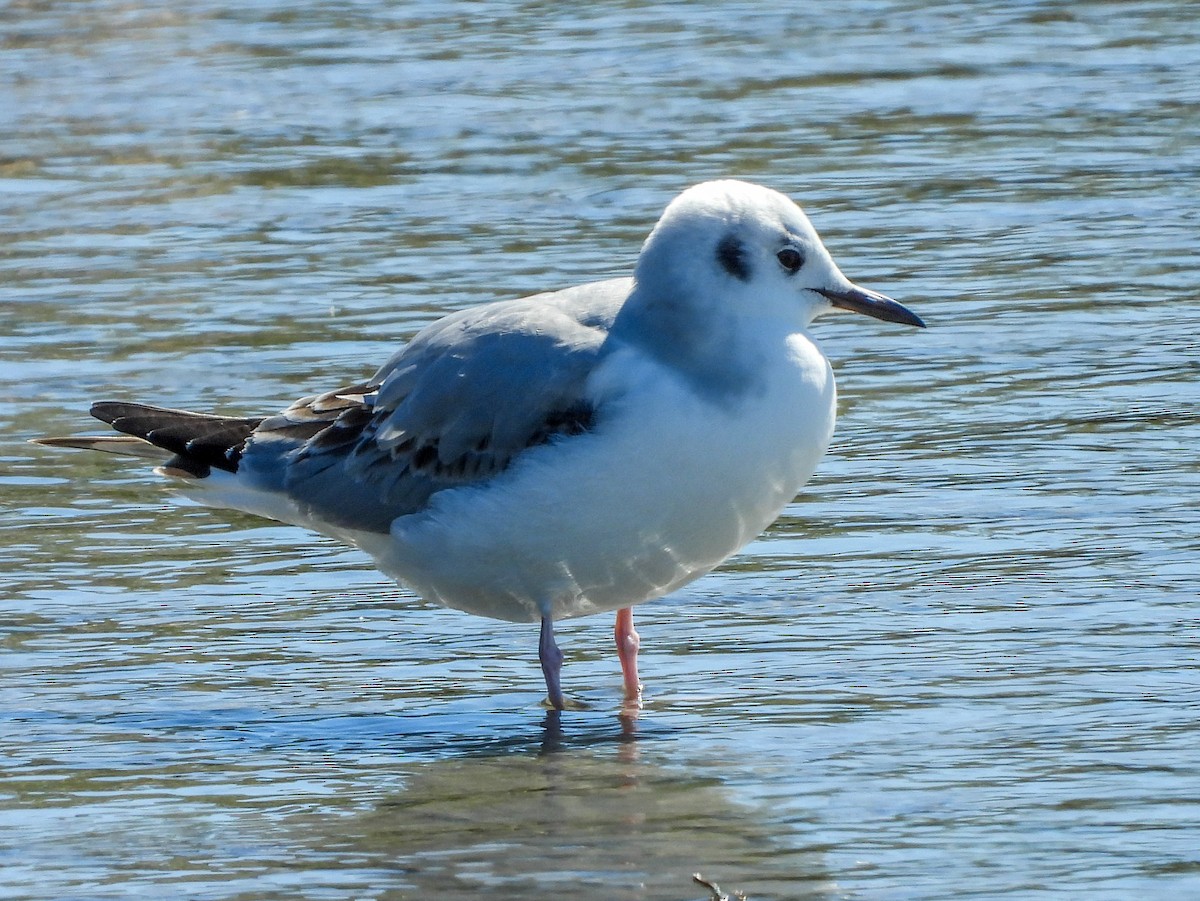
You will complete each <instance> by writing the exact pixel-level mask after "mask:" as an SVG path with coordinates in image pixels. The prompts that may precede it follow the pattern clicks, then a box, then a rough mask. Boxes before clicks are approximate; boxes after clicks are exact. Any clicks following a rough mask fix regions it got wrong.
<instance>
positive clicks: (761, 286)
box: [635, 180, 924, 326]
mask: <svg viewBox="0 0 1200 901" xmlns="http://www.w3.org/2000/svg"><path fill="white" fill-rule="evenodd" d="M635 276H636V278H637V281H638V283H639V285H643V286H645V287H646V288H649V289H651V291H653V293H656V294H658V293H660V292H661V293H663V294H679V293H683V294H686V295H690V296H691V297H693V298H696V299H698V298H700V297H703V296H706V295H713V294H720V295H721V296H722V297H723V298H725V305H726V306H728V305H729V304H738V303H740V300H739V298H740V297H742V296H744V297H745V301H746V305H747V307H748V308H747V309H746V310H745V311H744V312H746V313H748V314H750V315H752V316H764V315H765V316H780V317H784V318H786V319H792V320H796V321H798V322H800V323H801V325H802V326H806V325H808V323H810V322H811V321H812V320H813V319H814V318H816V317H817V316H820V315H821V314H823V313H827V312H829V311H830V310H831V309H832V308H834V307H840V308H842V309H850V310H854V311H855V312H859V313H865V314H867V315H868V316H874V317H875V318H877V319H884V320H887V321H889V322H900V323H905V324H908V325H916V326H922V325H923V324H924V323H922V322H921V320H920V319H919V318H917V316H916V315H914V314H913V313H912V312H910V311H909V310H907V309H906V308H905V307H903V306H901V305H900V304H898V303H896V301H894V300H892V299H891V298H889V297H886V296H884V295H882V294H879V293H877V292H875V291H869V290H867V289H865V288H860V287H858V286H857V285H855V284H854V283H853V282H851V281H850V280H849V279H847V278H846V276H844V275H842V272H841V270H840V269H838V267H837V264H836V263H834V262H833V258H832V257H831V256H830V255H829V251H827V250H826V249H825V245H824V244H822V243H821V238H820V237H819V236H818V235H817V232H816V229H814V228H813V227H812V223H810V222H809V221H808V217H807V216H805V215H804V211H803V210H801V209H800V207H798V206H797V205H796V204H795V203H793V202H792V201H791V200H790V199H789V198H787V197H785V196H784V195H783V194H780V193H779V192H778V191H772V190H771V189H770V188H764V187H762V186H761V185H754V184H749V183H748V182H743V181H734V180H723V181H709V182H704V183H703V184H699V185H696V186H695V187H692V188H688V189H687V190H686V191H684V192H683V193H682V194H680V195H679V196H678V197H676V198H675V199H674V200H673V201H671V203H670V205H669V206H668V207H667V209H666V210H665V211H664V212H663V215H662V218H660V219H659V221H658V224H657V225H656V226H655V227H654V230H653V231H652V232H651V233H650V236H649V237H648V238H647V239H646V243H645V244H644V245H643V247H642V254H641V257H640V258H639V260H638V265H637V269H636V271H635ZM714 289H715V290H714Z"/></svg>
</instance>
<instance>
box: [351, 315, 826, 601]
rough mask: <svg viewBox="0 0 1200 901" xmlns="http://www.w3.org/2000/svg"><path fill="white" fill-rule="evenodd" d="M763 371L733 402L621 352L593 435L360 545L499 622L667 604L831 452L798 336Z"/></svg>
mask: <svg viewBox="0 0 1200 901" xmlns="http://www.w3.org/2000/svg"><path fill="white" fill-rule="evenodd" d="M762 365H763V370H762V373H763V376H764V377H763V381H762V385H761V390H759V391H755V392H750V393H749V394H748V395H747V396H743V397H740V398H737V399H736V400H735V401H731V402H728V403H725V402H715V401H714V400H713V399H708V398H705V397H703V396H701V395H698V394H697V392H696V391H695V390H694V388H693V387H692V386H691V385H690V384H688V383H686V382H685V381H684V380H682V379H680V378H679V377H678V376H677V375H676V374H674V373H673V372H672V371H670V370H668V369H666V368H665V367H663V366H661V365H660V364H658V363H656V362H654V361H652V360H649V359H647V358H645V357H643V356H641V355H639V354H637V353H636V352H635V351H632V350H628V351H621V352H618V353H616V354H614V355H613V356H612V357H611V358H610V359H609V360H608V361H607V362H606V363H605V364H604V365H603V366H602V367H601V370H598V372H597V373H596V378H595V379H594V380H593V389H594V391H595V392H597V393H599V394H600V395H602V398H601V399H602V402H604V403H606V404H610V405H611V406H608V407H606V408H605V415H604V416H603V417H602V419H601V423H600V425H598V427H597V428H596V429H595V430H594V431H592V432H590V433H588V434H586V435H580V436H575V437H571V438H569V439H565V440H563V441H561V442H560V443H558V444H552V445H547V446H544V447H540V448H536V449H533V450H531V451H528V452H526V454H524V455H523V456H522V457H521V458H520V459H519V460H518V461H517V463H515V464H514V465H513V466H512V467H511V468H510V469H509V470H508V471H506V472H505V473H503V474H502V475H501V476H499V477H497V478H496V479H493V480H491V481H489V482H487V483H484V484H480V485H474V486H467V487H464V488H459V489H451V490H447V491H442V492H440V493H439V494H437V495H435V496H434V498H433V499H432V501H431V503H430V506H429V508H428V509H426V510H425V511H422V512H421V513H419V514H414V515H412V516H405V517H401V518H400V519H398V520H397V521H396V522H395V523H394V524H393V527H392V534H391V536H390V537H387V538H385V537H383V536H379V537H372V536H364V538H363V540H362V541H361V542H359V543H360V544H362V546H363V547H364V548H365V549H366V550H367V551H368V552H369V553H371V554H372V555H373V556H374V557H375V558H376V562H377V563H378V564H379V566H380V568H381V569H383V570H384V571H385V572H388V573H389V574H391V575H392V576H394V577H395V578H397V579H399V580H400V581H402V582H404V583H406V584H408V585H410V586H411V587H412V588H413V589H415V590H416V591H417V592H418V593H420V594H421V595H422V596H424V597H425V598H427V599H429V600H432V601H436V602H438V603H441V604H444V605H446V606H448V607H454V608H458V609H462V610H466V611H468V612H471V613H475V614H479V615H483V616H490V617H494V618H498V619H507V620H514V621H522V620H537V619H539V618H540V617H541V616H542V615H543V614H544V613H550V614H551V615H552V616H553V617H554V618H555V619H563V618H567V617H571V616H580V615H584V614H588V613H596V612H600V611H605V610H615V609H618V608H620V607H626V606H629V605H631V604H636V603H640V602H642V601H645V600H649V599H651V598H655V597H660V596H662V595H664V594H666V593H667V592H669V591H671V590H673V589H675V588H677V587H679V586H681V585H683V584H685V583H686V582H689V581H691V580H692V579H695V578H697V577H699V576H701V575H703V574H704V573H706V572H708V571H709V570H711V569H712V568H713V567H715V566H717V565H719V564H720V563H721V562H722V561H723V560H725V559H726V558H728V557H729V556H730V555H732V554H734V553H736V552H737V551H738V550H739V549H740V548H741V547H743V546H744V545H745V544H746V543H747V542H749V541H751V540H752V539H753V538H754V537H755V536H756V535H758V534H759V533H760V532H761V531H762V530H763V529H764V528H765V527H766V526H767V525H769V524H770V523H771V522H772V521H773V520H774V519H775V518H776V517H777V516H778V515H779V512H780V511H781V510H782V509H783V507H784V506H785V505H786V504H787V503H788V502H789V501H790V500H791V499H792V498H793V497H794V496H795V494H796V492H797V491H798V490H799V488H800V486H801V485H803V483H804V482H805V481H806V480H807V479H808V477H809V476H810V475H811V474H812V471H813V469H814V468H815V467H816V464H817V461H818V460H819V459H820V457H821V455H822V454H823V453H824V451H825V448H826V446H827V445H828V442H829V438H830V436H831V434H832V431H833V421H834V406H835V397H834V386H833V376H832V373H831V371H830V369H829V364H828V362H827V361H826V360H825V358H824V357H823V356H822V355H821V353H820V351H819V350H817V348H816V347H815V346H814V345H813V344H812V342H811V341H810V340H809V339H808V338H807V336H805V335H803V334H796V335H792V336H791V337H790V338H789V339H788V341H787V344H786V346H784V345H782V344H780V346H778V347H777V348H776V349H775V350H774V351H773V352H770V353H767V354H764V356H763V357H762ZM605 396H607V397H608V398H609V399H608V400H604V397H605Z"/></svg>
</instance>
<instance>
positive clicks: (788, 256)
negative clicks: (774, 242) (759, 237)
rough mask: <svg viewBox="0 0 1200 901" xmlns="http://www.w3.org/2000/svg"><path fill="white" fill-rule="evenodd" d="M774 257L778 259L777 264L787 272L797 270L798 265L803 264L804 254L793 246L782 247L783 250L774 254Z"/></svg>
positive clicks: (798, 268)
mask: <svg viewBox="0 0 1200 901" xmlns="http://www.w3.org/2000/svg"><path fill="white" fill-rule="evenodd" d="M775 259H777V260H779V265H780V266H782V267H783V268H784V269H786V270H787V271H788V272H789V273H792V272H798V271H799V270H800V267H801V266H803V265H804V254H802V253H801V252H800V251H798V250H797V249H796V248H795V247H785V248H783V250H781V251H779V253H777V254H775Z"/></svg>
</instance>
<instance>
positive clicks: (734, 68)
mask: <svg viewBox="0 0 1200 901" xmlns="http://www.w3.org/2000/svg"><path fill="white" fill-rule="evenodd" d="M1198 35H1200V31H1198V30H1197V28H1196V22H1195V9H1194V5H1193V4H1190V3H1187V2H1183V0H1180V2H1165V0H1147V2H1134V3H1109V2H1099V0H1091V2H1089V0H1082V2H1074V3H1070V4H1067V3H1056V2H1049V0H1047V2H1022V3H1000V2H991V3H988V2H979V3H971V4H941V5H939V4H933V5H931V4H925V3H916V2H904V0H895V2H875V0H861V2H855V3H847V4H836V5H831V4H824V5H822V6H821V8H820V10H819V11H818V10H817V9H816V8H815V7H814V8H811V9H810V8H808V7H805V6H801V7H794V8H793V7H781V6H776V5H771V4H766V3H744V4H725V5H715V4H714V5H704V6H701V5H693V4H687V5H684V4H679V5H661V6H658V5H654V6H643V5H635V4H623V3H597V4H589V5H587V6H584V7H579V6H578V5H576V6H572V7H565V6H563V7H560V6H557V5H552V4H509V3H486V4H485V3H477V4H470V5H464V6H447V5H445V4H432V3H419V2H417V3H409V4H403V5H391V4H382V3H371V2H362V3H355V4H338V5H330V4H317V3H310V4H296V3H289V4H286V5H285V4H281V3H257V4H251V5H239V4H232V3H226V4H223V3H221V2H219V0H196V2H193V3H187V4H175V5H172V6H170V7H162V6H159V5H155V4H147V5H144V6H143V5H139V4H117V3H112V2H101V0H96V2H76V3H69V4H55V3H18V4H10V5H8V6H7V7H5V8H4V9H3V11H0V230H2V232H3V239H2V242H0V397H2V398H3V404H2V405H0V441H2V444H0V534H2V536H3V547H4V560H5V563H4V566H3V570H2V571H3V583H4V584H3V588H2V589H0V592H2V593H0V636H2V639H0V641H2V647H3V650H2V651H0V666H2V667H3V678H2V680H0V716H2V718H3V726H2V730H0V768H2V772H3V777H2V781H0V825H2V826H3V829H2V830H0V897H3V898H38V899H45V898H87V899H108V898H113V899H115V898H122V899H123V898H131V897H144V898H158V897H162V898H167V897H170V898H178V897H186V898H199V899H250V898H254V899H272V898H278V899H283V898H288V899H293V898H301V897H302V898H321V899H359V898H380V899H383V898H387V899H396V898H427V897H436V898H477V897H480V896H486V897H507V898H522V899H538V898H546V899H550V898H561V897H577V898H597V899H599V898H605V899H609V898H628V899H701V898H705V897H706V896H707V895H708V894H709V893H708V892H707V890H705V889H704V888H702V887H700V886H698V885H696V884H694V883H692V881H691V874H692V873H693V872H701V873H703V874H704V875H705V876H706V877H708V878H710V879H714V880H716V881H717V882H719V883H720V884H721V885H722V887H723V889H724V890H725V891H730V890H733V889H741V890H743V891H745V892H747V893H748V894H749V896H750V897H751V898H752V899H755V901H761V899H765V898H778V899H784V898H787V899H792V898H820V899H833V898H863V899H910V898H911V899H935V898H1052V897H1086V898H1089V899H1128V898H1134V897H1137V898H1171V899H1175V898H1184V897H1197V896H1200V851H1198V850H1197V848H1198V847H1200V841H1197V825H1196V824H1197V823H1198V822H1200V790H1198V786H1200V780H1198V777H1200V750H1198V748H1200V677H1198V674H1197V670H1196V652H1197V649H1198V647H1200V629H1198V628H1197V613H1196V609H1197V608H1196V595H1197V591H1196V581H1197V575H1198V570H1200V564H1198V563H1197V560H1198V559H1200V537H1198V535H1200V529H1198V528H1197V526H1198V524H1200V515H1198V502H1197V498H1198V489H1200V457H1198V456H1197V452H1196V448H1197V447H1198V446H1200V417H1198V416H1197V411H1196V400H1197V396H1198V393H1200V392H1198V390H1197V383H1198V382H1200V350H1198V338H1197V336H1198V335H1200V302H1198V301H1197V296H1196V284H1197V275H1198V272H1200V266H1198V265H1197V263H1196V252H1195V247H1196V240H1195V236H1196V233H1197V226H1198V224H1200V215H1198V214H1197V211H1196V203H1195V197H1196V185H1197V184H1198V183H1200V151H1198V150H1197V148H1198V146H1200V143H1198V138H1200V94H1198V93H1197V89H1196V84H1195V72H1196V71H1197V70H1198V67H1200V37H1198ZM718 175H739V176H742V177H748V178H751V179H755V180H759V181H763V182H766V183H768V184H770V185H772V186H774V187H778V188H780V189H782V190H785V191H787V192H788V193H790V194H792V195H793V196H795V197H797V199H799V200H800V201H801V202H802V203H803V204H804V205H805V206H806V208H808V210H809V211H810V213H811V215H812V216H813V219H814V221H815V223H816V225H817V227H818V228H819V229H820V230H821V232H822V234H823V236H824V237H825V239H826V241H827V243H828V244H829V246H830V247H831V249H832V250H833V252H834V255H835V256H836V257H837V259H838V260H839V262H840V263H841V264H842V267H843V269H844V270H845V271H846V272H847V274H848V275H850V277H851V278H854V279H855V280H856V281H859V282H860V283H862V284H865V285H868V286H871V287H875V288H878V289H880V290H884V291H887V292H888V293H890V294H893V295H895V296H897V297H899V298H900V299H902V300H904V301H905V302H907V303H909V304H910V305H911V306H912V307H913V308H914V309H916V310H917V311H918V312H919V313H920V314H921V315H922V316H924V317H925V318H926V319H927V320H928V322H929V323H930V325H931V328H930V329H929V330H928V331H927V332H924V333H920V334H918V333H915V332H913V331H912V330H906V329H900V328H897V327H889V326H885V325H883V324H880V323H875V322H872V321H867V320H864V319H862V318H861V317H850V316H840V317H831V318H829V319H827V320H823V321H822V322H821V323H820V324H819V325H818V328H817V331H818V332H819V334H820V336H821V338H822V341H823V343H824V346H825V349H826V351H827V352H828V353H829V354H830V356H831V357H832V358H833V359H834V360H835V364H836V370H837V373H838V378H839V383H840V387H841V393H842V404H841V419H840V422H839V431H838V436H837V438H836V439H835V447H834V448H833V449H832V450H831V453H830V455H829V457H828V458H827V459H826V460H825V461H824V463H823V464H822V467H821V469H820V471H819V473H818V476H817V477H816V478H815V479H814V480H813V482H812V483H811V484H810V486H809V487H808V488H807V489H806V491H805V493H804V494H803V496H802V497H801V498H799V499H798V500H797V502H796V503H795V504H794V505H792V506H791V507H790V508H789V509H788V511H787V512H786V514H785V516H784V517H783V518H782V519H781V520H780V522H779V523H777V524H776V526H775V527H774V528H773V529H772V530H771V531H770V532H769V533H768V534H767V535H766V536H765V537H764V538H763V539H761V540H760V541H758V542H756V543H755V544H754V545H752V546H751V547H750V548H749V549H748V550H747V552H746V553H745V554H743V555H742V556H740V557H738V558H737V559H735V560H734V561H731V563H730V564H728V565H727V566H726V567H724V568H723V569H722V570H721V571H719V572H717V573H715V574H713V575H712V576H710V577H708V578H706V579H704V580H702V581H701V582H699V583H696V584H695V585H693V586H691V587H689V588H688V589H686V590H685V591H682V592H679V593H678V594H676V595H674V596H673V597H671V598H669V599H666V600H664V601H661V602H657V603H655V604H652V605H648V606H646V607H643V608H640V610H639V617H638V618H639V628H640V630H641V632H642V636H643V662H642V669H643V677H644V679H645V680H646V683H647V706H646V710H645V712H644V713H643V715H642V716H641V717H640V718H639V719H637V720H636V721H629V720H623V719H621V718H620V717H618V716H617V713H616V711H617V707H618V698H619V691H620V687H619V686H620V682H619V675H618V671H617V665H616V661H615V655H614V654H613V653H612V652H611V650H610V647H609V643H610V639H609V630H610V627H611V623H610V622H609V620H608V619H607V618H597V619H595V620H584V621H578V622H573V623H571V624H568V625H566V626H565V627H564V628H563V629H562V634H561V636H560V638H561V644H562V646H563V648H564V650H565V651H566V654H567V668H566V679H567V683H568V685H569V686H570V689H571V691H572V692H573V693H574V694H576V695H578V696H580V697H582V698H583V699H584V700H586V701H587V702H589V704H590V705H591V706H590V709H588V710H587V711H584V712H571V713H570V714H568V715H566V716H564V717H563V718H562V721H561V723H558V722H556V721H555V720H554V718H552V717H548V716H547V715H546V713H545V712H544V711H543V710H541V709H540V708H539V707H538V706H537V701H538V700H539V698H540V692H541V680H540V674H539V672H538V670H537V665H536V660H535V643H536V635H535V634H533V633H532V632H531V631H530V629H528V628H525V627H519V626H508V625H501V624H495V623H490V622H486V621H479V620H475V619H472V618H469V617H465V616H462V615H459V614H455V613H451V612H447V611H442V610H436V609H430V608H429V607H427V606H426V605H424V604H422V603H420V602H419V601H417V600H415V599H414V598H413V597H411V596H410V595H409V594H407V593H405V592H404V591H402V590H400V589H398V588H396V587H394V586H392V585H390V584H387V583H385V582H384V581H382V580H381V578H380V577H379V576H378V575H377V574H376V573H374V572H373V571H372V570H371V569H370V568H369V566H368V565H367V564H366V562H365V560H364V558H363V557H361V556H360V555H359V554H357V553H356V552H353V551H350V550H346V549H342V548H340V547H338V546H336V545H333V544H331V543H329V542H326V541H324V540H321V539H315V538H313V537H311V536H308V535H306V534H303V533H301V532H299V531H298V530H294V529H290V528H285V527H282V526H276V525H274V524H271V523H266V522H264V521H260V520H255V519H252V518H249V517H242V516H238V515H234V514H227V513H214V512H211V511H207V510H203V509H200V508H197V507H190V506H181V505H179V504H178V503H176V502H174V501H171V500H170V499H169V498H168V497H166V496H165V495H164V494H163V493H162V492H161V491H160V490H159V489H158V488H157V487H156V480H155V479H154V477H153V476H151V475H150V474H149V473H148V472H146V471H145V470H143V469H142V468H140V467H139V466H137V465H133V464H129V463H123V462H122V461H119V460H113V459H103V458H98V457H91V456H89V455H85V454H68V453H53V452H50V451H48V450H43V449H39V448H34V447H31V446H29V445H27V444H25V440H26V439H27V438H31V437H34V436H36V435H41V434H62V433H72V432H75V433H78V432H81V431H86V430H88V428H89V427H88V426H87V422H86V417H85V415H84V411H85V410H86V407H87V404H88V402H89V400H91V399H93V398H100V397H131V398H137V399H142V400H150V401H155V402H159V403H164V404H167V405H175V406H185V407H187V406H191V407H197V408H204V409H209V408H211V409H218V410H223V411H227V412H231V413H247V414H249V413H261V412H265V411H270V410H272V409H276V408H278V407H279V406H281V405H282V404H284V403H286V402H288V401H290V400H291V399H293V398H294V397H295V396H297V395H298V394H300V393H306V392H308V391H310V390H315V389H318V388H322V387H328V386H330V385H334V384H341V383H342V380H343V379H345V378H353V377H356V376H359V375H362V374H365V373H367V372H369V371H370V370H372V369H373V368H374V366H375V365H376V364H377V363H378V362H380V361H381V360H382V359H383V358H385V357H386V356H387V354H388V353H390V351H391V349H392V348H394V346H395V345H396V344H397V343H398V342H399V341H401V340H403V338H404V337H405V336H407V335H410V334H411V333H412V332H413V331H414V330H415V329H416V328H417V327H418V326H419V325H421V324H423V323H425V322H428V321H430V320H431V319H432V318H434V317H436V316H437V315H440V314H442V313H444V312H446V311H449V310H452V309H456V308H459V307H461V306H464V305H467V304H471V303H476V302H480V301H484V300H489V299H493V298H497V297H505V296H512V295H517V294H522V293H531V292H534V291H537V290H542V289H549V288H555V287H562V286H564V285H567V284H571V283H575V282H579V281H583V280H586V279H591V278H599V277H605V276H609V275H616V274H622V273H625V272H626V271H627V270H628V268H629V266H630V264H631V262H632V260H633V258H634V255H635V254H636V250H637V247H638V244H639V242H640V240H641V239H642V238H643V237H644V234H645V232H646V231H647V229H648V227H649V226H650V224H652V222H653V221H654V219H655V218H656V217H657V215H658V213H659V211H660V210H661V208H662V206H663V205H664V204H665V203H666V201H667V200H668V199H669V198H670V197H671V196H673V195H674V194H675V193H676V192H677V191H678V190H680V189H681V188H683V187H684V186H686V185H687V184H690V183H693V182H696V181H700V180H702V179H704V178H708V177H712V176H718Z"/></svg>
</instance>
